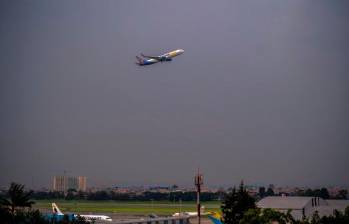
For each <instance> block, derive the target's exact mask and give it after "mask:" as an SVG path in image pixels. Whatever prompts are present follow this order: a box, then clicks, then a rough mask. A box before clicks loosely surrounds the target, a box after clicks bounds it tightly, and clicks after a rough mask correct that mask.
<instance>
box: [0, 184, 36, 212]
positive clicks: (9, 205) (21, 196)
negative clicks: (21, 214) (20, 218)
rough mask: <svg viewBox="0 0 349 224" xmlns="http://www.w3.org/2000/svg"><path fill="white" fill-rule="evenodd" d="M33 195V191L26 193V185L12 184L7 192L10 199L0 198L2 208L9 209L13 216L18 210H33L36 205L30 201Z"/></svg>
mask: <svg viewBox="0 0 349 224" xmlns="http://www.w3.org/2000/svg"><path fill="white" fill-rule="evenodd" d="M32 193H33V192H32V191H28V192H25V191H24V185H21V184H16V183H11V186H10V188H9V189H8V192H7V194H8V198H5V197H2V198H0V204H1V207H3V208H5V209H8V210H9V211H10V213H11V214H12V215H14V214H15V211H16V209H17V208H25V207H28V208H31V206H32V205H33V204H34V202H33V201H30V196H31V194H32Z"/></svg>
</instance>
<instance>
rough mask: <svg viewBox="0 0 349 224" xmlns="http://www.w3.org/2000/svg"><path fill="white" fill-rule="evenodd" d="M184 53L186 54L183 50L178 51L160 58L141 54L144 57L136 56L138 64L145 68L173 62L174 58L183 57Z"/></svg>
mask: <svg viewBox="0 0 349 224" xmlns="http://www.w3.org/2000/svg"><path fill="white" fill-rule="evenodd" d="M183 53H184V50H183V49H177V50H174V51H170V52H168V53H165V54H162V55H159V56H147V55H144V54H141V56H142V57H139V56H136V58H137V62H136V64H138V65H140V66H144V65H152V64H155V63H158V62H164V61H172V58H174V57H177V56H178V55H181V54H183Z"/></svg>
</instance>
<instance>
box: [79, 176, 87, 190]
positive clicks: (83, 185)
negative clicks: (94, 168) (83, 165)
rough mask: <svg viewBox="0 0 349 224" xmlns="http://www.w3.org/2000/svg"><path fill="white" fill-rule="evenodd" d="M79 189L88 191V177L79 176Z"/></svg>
mask: <svg viewBox="0 0 349 224" xmlns="http://www.w3.org/2000/svg"><path fill="white" fill-rule="evenodd" d="M78 190H79V191H86V177H83V176H80V177H78Z"/></svg>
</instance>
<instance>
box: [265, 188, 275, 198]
mask: <svg viewBox="0 0 349 224" xmlns="http://www.w3.org/2000/svg"><path fill="white" fill-rule="evenodd" d="M265 194H266V195H267V196H274V195H275V194H274V191H273V189H272V188H270V187H269V188H268V190H267V192H266V193H265Z"/></svg>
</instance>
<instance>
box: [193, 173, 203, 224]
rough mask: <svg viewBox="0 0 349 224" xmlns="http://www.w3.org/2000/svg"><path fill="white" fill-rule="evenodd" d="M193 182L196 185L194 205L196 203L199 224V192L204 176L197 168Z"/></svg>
mask: <svg viewBox="0 0 349 224" xmlns="http://www.w3.org/2000/svg"><path fill="white" fill-rule="evenodd" d="M194 183H195V186H196V205H197V212H198V224H201V205H200V193H201V186H202V185H203V183H204V178H203V176H202V174H200V171H199V170H198V173H197V175H196V176H195V178H194Z"/></svg>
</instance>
